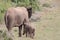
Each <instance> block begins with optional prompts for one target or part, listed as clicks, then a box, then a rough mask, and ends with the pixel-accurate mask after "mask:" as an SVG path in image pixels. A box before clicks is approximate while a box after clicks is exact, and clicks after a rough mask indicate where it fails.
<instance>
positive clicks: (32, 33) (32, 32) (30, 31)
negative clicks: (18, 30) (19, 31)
mask: <svg viewBox="0 0 60 40" xmlns="http://www.w3.org/2000/svg"><path fill="white" fill-rule="evenodd" d="M24 25H25V26H24V31H23V35H24V34H26V37H27V36H29V37H31V38H34V36H35V28H33V27H32V26H31V24H30V23H29V24H28V23H25V24H24Z"/></svg>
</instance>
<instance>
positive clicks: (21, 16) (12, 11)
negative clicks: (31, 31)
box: [4, 7, 29, 37]
mask: <svg viewBox="0 0 60 40" xmlns="http://www.w3.org/2000/svg"><path fill="white" fill-rule="evenodd" d="M4 20H5V24H6V27H7V29H8V31H9V32H10V31H11V29H12V28H13V27H18V28H19V36H20V37H21V30H22V25H23V23H29V19H28V12H27V9H26V8H25V7H16V8H14V7H11V8H8V9H7V11H6V13H5V16H4Z"/></svg>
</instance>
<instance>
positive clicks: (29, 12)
mask: <svg viewBox="0 0 60 40" xmlns="http://www.w3.org/2000/svg"><path fill="white" fill-rule="evenodd" d="M27 11H28V17H29V18H31V16H32V7H29V8H27Z"/></svg>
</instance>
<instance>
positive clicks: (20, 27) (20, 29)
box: [19, 25, 22, 37]
mask: <svg viewBox="0 0 60 40" xmlns="http://www.w3.org/2000/svg"><path fill="white" fill-rule="evenodd" d="M21 31H22V25H20V26H19V37H21V36H22V35H21Z"/></svg>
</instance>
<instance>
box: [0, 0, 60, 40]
mask: <svg viewBox="0 0 60 40" xmlns="http://www.w3.org/2000/svg"><path fill="white" fill-rule="evenodd" d="M16 6H25V7H29V6H31V7H32V8H33V11H34V13H33V15H32V17H31V21H32V22H31V23H32V24H33V25H35V27H36V32H35V38H34V39H31V38H26V37H25V36H22V37H21V38H19V37H18V28H13V29H12V33H13V34H14V37H15V38H14V40H60V0H0V40H12V39H11V38H9V36H7V35H6V31H7V29H6V27H5V24H4V14H5V11H6V10H7V9H8V8H9V7H16Z"/></svg>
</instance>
